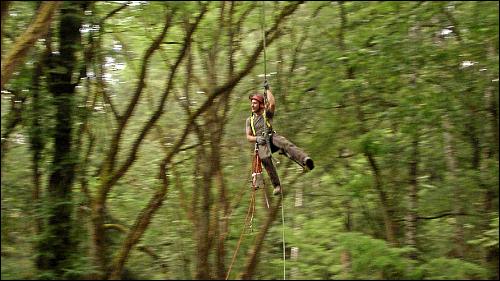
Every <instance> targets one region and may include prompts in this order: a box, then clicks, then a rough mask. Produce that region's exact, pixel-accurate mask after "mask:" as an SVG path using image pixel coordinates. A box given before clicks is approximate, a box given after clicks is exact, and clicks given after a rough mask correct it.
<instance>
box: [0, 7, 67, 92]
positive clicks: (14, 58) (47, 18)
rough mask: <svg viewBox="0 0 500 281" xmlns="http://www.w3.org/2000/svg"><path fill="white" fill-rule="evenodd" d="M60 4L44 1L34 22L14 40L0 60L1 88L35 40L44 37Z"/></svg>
mask: <svg viewBox="0 0 500 281" xmlns="http://www.w3.org/2000/svg"><path fill="white" fill-rule="evenodd" d="M60 3H61V2H59V1H44V2H43V3H42V5H41V6H40V9H39V12H38V14H37V16H36V19H35V20H34V22H33V23H32V24H31V25H30V26H29V27H28V29H27V30H26V31H25V32H24V33H23V34H22V35H21V36H20V37H19V39H18V40H16V43H15V44H14V47H12V49H11V51H10V52H9V54H8V55H7V56H6V58H5V60H2V78H1V83H0V84H1V88H2V89H3V86H4V85H5V84H6V83H7V82H8V81H9V80H10V78H11V76H12V73H14V69H15V68H16V67H17V66H18V65H19V64H21V63H22V62H23V61H24V58H25V57H26V55H27V54H28V51H29V50H30V49H31V47H33V45H34V44H35V42H36V40H38V39H39V38H41V37H42V36H44V35H45V34H46V33H47V31H48V30H49V28H50V23H51V22H52V16H53V14H54V12H55V11H56V10H57V8H58V7H59V5H60Z"/></svg>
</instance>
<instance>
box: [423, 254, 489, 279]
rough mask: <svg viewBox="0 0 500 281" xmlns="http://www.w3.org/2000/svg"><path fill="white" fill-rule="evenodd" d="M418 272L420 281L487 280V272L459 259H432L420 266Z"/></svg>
mask: <svg viewBox="0 0 500 281" xmlns="http://www.w3.org/2000/svg"><path fill="white" fill-rule="evenodd" d="M420 271H421V274H422V277H421V278H422V279H430V280H457V279H462V280H477V279H486V278H487V272H486V270H485V269H484V268H482V267H481V266H479V265H477V264H474V263H470V262H466V261H463V260H459V259H449V258H436V259H432V260H430V261H428V262H427V263H425V264H423V265H422V266H420Z"/></svg>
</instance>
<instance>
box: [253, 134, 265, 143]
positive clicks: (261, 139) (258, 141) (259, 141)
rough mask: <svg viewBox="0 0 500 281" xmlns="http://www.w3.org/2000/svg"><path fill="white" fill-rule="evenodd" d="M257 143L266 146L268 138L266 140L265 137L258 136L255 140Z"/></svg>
mask: <svg viewBox="0 0 500 281" xmlns="http://www.w3.org/2000/svg"><path fill="white" fill-rule="evenodd" d="M255 142H256V143H257V144H260V145H264V144H266V138H265V137H263V136H257V137H256V138H255Z"/></svg>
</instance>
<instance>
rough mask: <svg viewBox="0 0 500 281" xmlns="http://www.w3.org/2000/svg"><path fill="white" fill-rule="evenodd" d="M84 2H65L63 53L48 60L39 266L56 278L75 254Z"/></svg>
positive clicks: (62, 28)
mask: <svg viewBox="0 0 500 281" xmlns="http://www.w3.org/2000/svg"><path fill="white" fill-rule="evenodd" d="M81 5H82V4H81V3H77V2H65V3H64V4H63V6H62V8H61V16H60V25H59V42H60V47H59V53H60V54H59V55H51V56H50V58H49V60H48V68H49V81H48V84H49V90H50V92H51V93H52V96H53V99H54V103H55V108H56V127H55V136H54V143H55V145H54V149H55V151H54V157H53V160H52V173H51V175H50V179H49V187H48V202H47V204H48V205H47V207H48V209H49V211H48V212H49V215H48V216H49V217H48V223H47V227H46V232H47V235H46V236H45V239H43V240H42V241H41V247H40V249H41V250H42V252H41V253H40V254H41V257H40V259H39V263H38V266H39V268H40V269H42V270H48V271H50V272H52V273H53V274H54V275H55V276H56V277H57V278H65V272H66V270H67V269H68V267H70V266H71V256H72V254H74V252H73V251H74V248H73V246H74V241H72V239H71V230H72V225H71V224H72V221H71V213H72V202H71V197H72V196H71V189H72V184H73V179H74V167H75V163H74V162H75V160H74V155H73V154H72V140H71V133H72V129H71V128H72V123H73V111H74V109H73V98H74V91H75V86H76V85H77V83H78V81H74V78H73V77H74V76H75V75H74V73H73V72H74V70H75V68H76V66H77V65H78V59H77V52H78V51H79V50H80V48H81V42H80V27H81V24H82V17H83V9H82V7H81ZM77 77H78V75H77Z"/></svg>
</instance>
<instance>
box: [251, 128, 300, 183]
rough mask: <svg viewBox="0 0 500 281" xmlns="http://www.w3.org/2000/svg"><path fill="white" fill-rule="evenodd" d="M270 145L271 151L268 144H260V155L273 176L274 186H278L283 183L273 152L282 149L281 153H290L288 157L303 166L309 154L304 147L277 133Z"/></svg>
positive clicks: (269, 173)
mask: <svg viewBox="0 0 500 281" xmlns="http://www.w3.org/2000/svg"><path fill="white" fill-rule="evenodd" d="M270 146H271V151H269V148H268V146H267V144H266V145H259V146H258V148H259V157H260V159H261V161H262V165H263V166H264V168H265V169H266V171H267V174H268V175H269V177H270V178H271V182H272V184H273V186H274V187H276V186H278V185H281V184H280V178H279V176H278V173H277V172H276V167H274V164H273V162H272V160H271V155H272V153H274V152H276V151H280V153H285V154H287V155H288V157H290V158H291V159H292V160H294V161H295V162H297V163H299V165H301V166H304V162H305V159H306V157H307V154H306V153H305V152H304V151H303V150H302V149H300V148H299V147H297V146H296V145H295V144H293V143H292V142H291V141H289V140H288V139H286V138H285V137H283V136H281V135H279V134H277V133H273V135H272V139H271V145H270Z"/></svg>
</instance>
